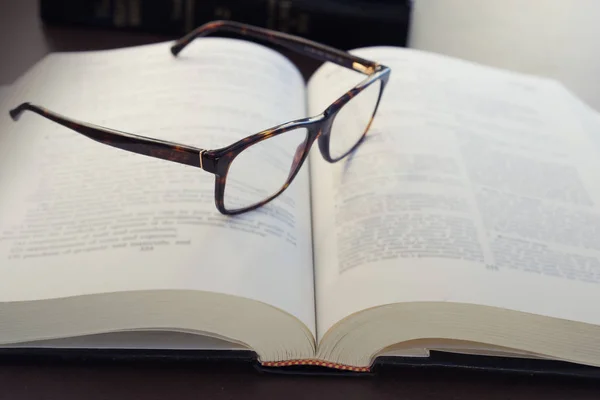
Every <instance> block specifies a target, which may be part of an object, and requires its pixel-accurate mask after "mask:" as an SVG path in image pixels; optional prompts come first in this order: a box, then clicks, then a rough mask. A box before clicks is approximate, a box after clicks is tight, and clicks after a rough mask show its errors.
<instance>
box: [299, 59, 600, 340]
mask: <svg viewBox="0 0 600 400" xmlns="http://www.w3.org/2000/svg"><path fill="white" fill-rule="evenodd" d="M359 54H360V55H361V56H362V57H365V58H367V59H372V60H376V61H379V62H381V63H382V64H385V65H388V66H390V67H391V68H392V73H391V78H390V83H389V85H388V86H387V87H386V89H385V92H384V94H383V98H382V101H381V104H380V108H379V111H378V113H377V115H376V117H375V119H374V121H373V125H372V127H371V130H370V131H369V133H368V136H367V140H366V141H365V142H364V143H363V144H362V145H361V147H359V148H358V150H357V151H356V152H355V153H354V154H353V155H352V156H351V157H348V158H347V159H345V160H343V161H340V162H339V163H337V164H334V165H331V164H327V163H326V162H324V161H323V160H322V158H321V156H320V154H319V153H318V152H317V151H316V150H315V151H313V152H312V154H311V179H312V185H313V192H312V193H313V229H314V232H315V234H314V248H315V250H314V251H315V269H316V282H317V291H316V297H317V304H318V309H317V315H318V320H317V326H318V336H319V338H321V337H322V336H323V335H324V334H325V332H326V331H327V329H329V328H330V327H331V326H332V325H333V324H335V323H336V322H338V321H340V320H341V319H343V318H344V317H346V316H348V315H350V314H352V313H355V312H358V311H360V310H363V309H367V308H370V307H374V306H378V305H382V304H388V303H396V302H415V301H438V302H448V301H452V302H463V303H474V304H482V305H489V306H496V307H502V308H509V309H514V310H519V311H523V312H530V313H536V314H540V315H549V316H554V317H559V318H568V319H575V320H579V321H583V322H590V323H600V315H599V314H598V312H597V310H596V307H595V305H596V304H598V302H599V301H600V291H599V289H600V157H598V155H599V154H600V152H599V148H598V147H597V146H596V145H595V144H597V143H598V142H593V140H592V136H594V135H600V124H594V123H591V122H590V118H591V117H590V118H588V120H586V121H587V124H583V119H582V118H581V117H580V114H578V113H576V112H575V111H574V108H575V107H574V106H573V104H574V100H573V99H572V98H571V95H570V94H569V93H568V92H567V91H566V90H565V89H564V88H563V87H561V86H560V85H558V84H555V83H553V82H551V81H548V80H544V79H542V78H533V77H526V76H523V75H519V74H516V73H510V72H502V71H499V70H495V69H492V68H486V67H482V66H477V65H475V64H471V63H468V62H462V61H458V60H452V59H449V58H446V57H442V56H435V55H433V54H427V53H419V52H417V51H415V50H407V49H391V48H371V49H363V50H362V51H360V52H359ZM361 79H362V78H361V77H359V76H356V75H354V74H353V73H352V72H351V71H349V72H345V71H343V70H341V69H340V68H338V67H336V66H333V65H326V66H324V67H323V68H322V69H321V70H320V71H318V72H317V73H316V74H315V76H314V77H313V78H312V80H311V82H310V84H309V110H310V112H311V114H317V113H319V112H321V111H322V110H323V109H324V108H325V107H327V105H328V104H330V102H332V101H333V100H334V99H335V98H337V97H338V96H340V95H341V94H343V92H345V91H347V90H348V89H349V88H350V87H352V86H353V85H355V84H356V83H357V82H359V81H360V80H361ZM578 110H580V112H581V113H583V111H581V108H578ZM591 120H593V118H591Z"/></svg>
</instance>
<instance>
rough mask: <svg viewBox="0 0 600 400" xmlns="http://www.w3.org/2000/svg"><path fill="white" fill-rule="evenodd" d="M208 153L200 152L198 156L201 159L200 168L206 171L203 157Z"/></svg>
mask: <svg viewBox="0 0 600 400" xmlns="http://www.w3.org/2000/svg"><path fill="white" fill-rule="evenodd" d="M205 152H206V150H200V153H199V154H198V156H199V157H200V168H201V169H204V163H203V162H202V156H203V155H204V153H205Z"/></svg>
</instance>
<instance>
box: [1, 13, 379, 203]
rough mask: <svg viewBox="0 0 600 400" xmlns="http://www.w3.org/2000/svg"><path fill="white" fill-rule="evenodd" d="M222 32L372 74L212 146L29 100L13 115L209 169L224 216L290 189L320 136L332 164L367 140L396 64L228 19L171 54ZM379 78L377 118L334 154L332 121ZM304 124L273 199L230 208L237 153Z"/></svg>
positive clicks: (181, 42)
mask: <svg viewBox="0 0 600 400" xmlns="http://www.w3.org/2000/svg"><path fill="white" fill-rule="evenodd" d="M219 31H220V32H229V33H234V34H238V35H241V36H247V37H250V38H253V39H259V40H263V41H267V42H269V43H272V44H275V45H279V46H281V47H284V48H287V49H289V50H292V51H295V52H297V53H300V54H303V55H306V56H309V57H311V58H314V59H316V60H319V61H324V62H331V63H334V64H337V65H339V66H342V67H345V68H349V69H351V70H354V71H357V72H360V73H362V74H364V75H367V78H365V79H364V80H363V81H362V82H359V83H358V84H357V85H356V86H354V87H353V88H351V89H350V90H349V91H348V92H346V93H345V94H344V95H342V96H341V97H339V98H338V99H337V100H335V101H334V102H333V103H332V104H331V105H330V106H329V107H327V108H326V109H325V110H324V111H323V112H322V113H321V114H319V115H316V116H312V117H307V118H301V119H297V120H294V121H290V122H286V123H283V124H279V125H276V126H274V127H272V128H269V129H265V130H263V131H261V132H258V133H255V134H253V135H250V136H247V137H245V138H243V139H241V140H239V141H236V142H234V143H233V144H230V145H228V146H225V147H221V148H218V149H212V150H210V149H202V148H199V147H194V146H189V145H185V144H181V143H175V142H170V141H165V140H160V139H155V138H150V137H146V136H141V135H135V134H131V133H126V132H121V131H118V130H114V129H110V128H105V127H102V126H98V125H94V124H90V123H87V122H81V121H77V120H74V119H71V118H68V117H65V116H63V115H60V114H58V113H55V112H53V111H51V110H48V109H46V108H44V107H41V106H38V105H34V104H31V103H29V102H25V103H22V104H20V105H19V106H17V107H15V108H14V109H12V110H10V111H9V114H10V116H11V118H12V119H13V120H14V121H18V119H19V118H20V116H21V114H22V113H23V112H24V111H32V112H34V113H36V114H38V115H40V116H42V117H45V118H47V119H49V120H51V121H53V122H56V123H58V124H60V125H62V126H65V127H67V128H69V129H71V130H73V131H75V132H77V133H81V134H83V135H84V136H86V137H88V138H90V139H92V140H94V141H96V142H99V143H102V144H105V145H108V146H112V147H115V148H118V149H121V150H125V151H129V152H132V153H136V154H141V155H145V156H149V157H153V158H158V159H162V160H167V161H172V162H177V163H180V164H184V165H188V166H192V167H197V168H200V169H203V170H204V171H206V172H209V173H212V174H214V175H215V205H216V207H217V210H218V211H219V212H221V213H222V214H224V215H236V214H241V213H245V212H249V211H252V210H255V209H257V208H259V207H262V206H264V205H265V204H267V203H269V202H271V201H272V200H274V199H275V198H277V197H278V196H279V195H280V194H281V193H283V192H284V191H285V190H286V189H287V188H288V186H289V185H290V184H291V183H292V181H293V180H294V178H295V176H296V175H297V174H298V172H299V170H300V168H301V167H302V165H303V164H304V161H305V160H306V158H307V156H308V153H309V151H310V149H311V148H312V145H313V143H314V141H315V140H317V139H318V146H319V150H320V152H321V155H322V157H323V158H324V159H325V161H327V162H329V163H335V162H337V161H339V160H341V159H342V158H344V157H346V156H347V155H348V154H350V153H352V152H353V151H354V150H355V149H356V148H357V147H358V146H360V144H361V143H362V142H363V141H364V138H365V136H366V134H367V132H368V131H369V128H370V126H371V124H372V122H373V118H374V117H375V114H376V113H377V109H378V108H379V103H380V101H381V98H382V95H383V91H384V89H385V86H386V85H387V83H388V80H389V76H390V73H391V69H390V68H389V67H387V66H385V65H382V64H380V63H378V62H375V61H370V60H366V59H363V58H360V57H357V56H355V55H353V54H350V53H349V52H346V51H343V50H339V49H336V48H333V47H330V46H327V45H324V44H321V43H318V42H315V41H312V40H308V39H305V38H303V37H300V36H295V35H291V34H287V33H284V32H278V31H274V30H271V29H266V28H261V27H257V26H252V25H248V24H243V23H239V22H235V21H228V20H223V21H212V22H208V23H206V24H204V25H201V26H200V27H198V28H196V29H194V30H193V31H191V32H190V33H188V34H187V35H185V36H183V37H182V38H180V39H178V40H176V41H175V43H174V44H173V45H172V46H171V53H172V54H173V56H175V57H176V56H177V55H178V54H179V53H180V52H181V51H182V50H183V49H184V48H185V47H186V46H187V45H188V44H190V43H191V42H192V41H193V40H194V39H196V38H200V37H205V36H207V35H209V34H212V33H218V32H219ZM377 81H381V87H380V89H379V96H378V98H377V103H376V105H375V107H374V110H373V114H372V115H371V118H370V120H369V122H368V124H367V127H366V128H365V130H364V132H363V134H362V136H361V137H360V138H359V139H358V140H357V142H356V143H355V144H354V145H353V146H352V147H351V148H350V149H349V150H348V151H347V152H345V153H344V154H342V155H341V156H339V157H336V158H332V157H331V154H330V151H329V144H330V135H331V126H332V124H333V121H334V119H335V116H336V115H337V113H338V112H339V111H340V110H341V109H342V107H343V106H344V105H345V104H347V103H348V102H349V101H350V100H351V99H352V98H353V97H355V96H356V95H357V94H359V93H360V92H361V91H363V90H364V89H366V88H367V87H369V86H370V85H372V84H374V83H375V82H377ZM299 128H306V130H307V136H306V138H305V140H304V141H303V142H302V143H301V145H302V144H304V148H303V149H300V146H298V149H297V151H296V155H295V156H294V160H293V164H292V169H291V170H290V174H289V175H288V178H287V181H286V182H285V183H284V184H283V186H282V187H281V189H280V190H279V191H277V192H276V193H274V194H273V195H271V196H270V197H268V198H267V199H265V200H262V201H260V202H257V203H255V204H253V205H250V206H247V207H244V208H240V209H236V210H228V209H226V208H225V205H224V194H225V185H226V179H227V173H228V171H229V167H230V165H231V163H232V162H233V160H234V159H235V157H236V156H237V155H239V154H240V153H241V152H242V151H243V150H245V149H247V148H248V147H250V146H252V145H254V144H256V143H259V142H261V141H263V140H266V139H269V138H271V137H274V136H277V135H280V134H283V133H285V132H288V131H291V130H295V129H299ZM299 150H302V152H301V153H300V154H299V153H298V151H299Z"/></svg>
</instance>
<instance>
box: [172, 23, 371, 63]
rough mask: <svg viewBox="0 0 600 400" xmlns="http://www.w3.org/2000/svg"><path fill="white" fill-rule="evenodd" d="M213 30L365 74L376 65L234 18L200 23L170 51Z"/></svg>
mask: <svg viewBox="0 0 600 400" xmlns="http://www.w3.org/2000/svg"><path fill="white" fill-rule="evenodd" d="M217 32H232V33H236V34H239V35H241V36H248V37H251V38H255V39H261V40H264V41H267V42H271V43H274V44H277V45H280V46H283V47H285V48H287V49H290V50H292V51H296V52H298V53H300V54H303V55H306V56H308V57H312V58H314V59H317V60H320V61H329V62H332V63H335V64H338V65H341V66H342V67H346V68H350V69H353V70H355V71H358V72H362V73H363V74H365V75H371V74H373V73H374V72H375V69H376V68H377V66H378V63H376V62H374V61H369V60H365V59H363V58H360V57H356V56H354V55H352V54H350V53H348V52H345V51H342V50H338V49H335V48H333V47H330V46H327V45H324V44H321V43H317V42H313V41H311V40H308V39H304V38H301V37H298V36H294V35H290V34H286V33H283V32H278V31H274V30H271V29H265V28H260V27H256V26H252V25H247V24H242V23H240V22H235V21H213V22H208V23H206V24H204V25H201V26H200V27H198V28H196V29H194V30H193V31H191V32H190V33H188V34H187V35H185V36H184V37H182V38H181V39H179V40H177V41H176V42H175V44H174V45H173V46H172V47H171V53H173V55H175V56H176V55H178V54H179V52H181V50H183V49H184V48H185V47H186V46H187V45H188V44H190V43H191V42H192V41H193V40H194V39H196V38H199V37H203V36H207V35H210V34H211V33H217Z"/></svg>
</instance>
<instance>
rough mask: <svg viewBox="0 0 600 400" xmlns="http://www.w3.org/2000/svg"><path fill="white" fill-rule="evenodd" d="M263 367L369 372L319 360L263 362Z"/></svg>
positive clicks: (368, 369)
mask: <svg viewBox="0 0 600 400" xmlns="http://www.w3.org/2000/svg"><path fill="white" fill-rule="evenodd" d="M261 364H262V365H263V366H265V367H291V366H294V365H314V366H317V367H326V368H334V369H339V370H342V371H352V372H370V371H371V369H370V368H369V367H353V366H351V365H345V364H338V363H331V362H327V361H321V360H312V359H308V360H290V361H265V362H262V363H261Z"/></svg>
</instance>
